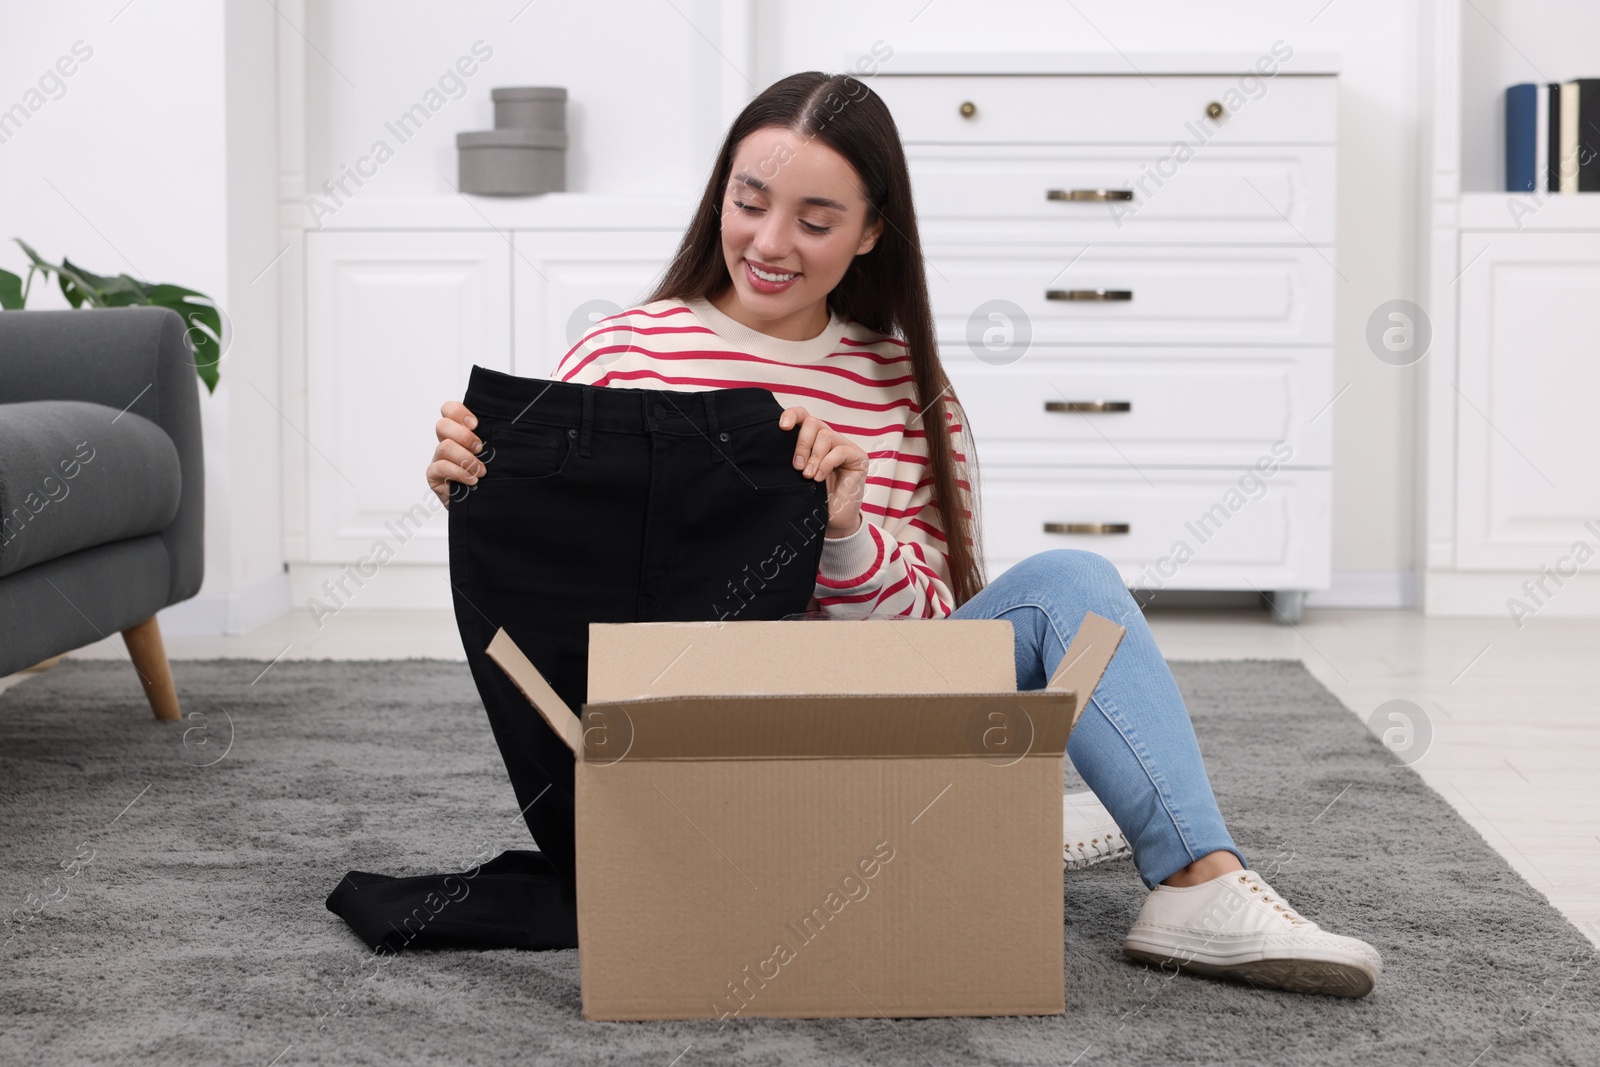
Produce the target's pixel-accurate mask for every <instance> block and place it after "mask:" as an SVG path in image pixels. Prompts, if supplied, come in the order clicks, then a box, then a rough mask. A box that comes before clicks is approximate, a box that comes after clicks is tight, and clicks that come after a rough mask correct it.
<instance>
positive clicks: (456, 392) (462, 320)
mask: <svg viewBox="0 0 1600 1067" xmlns="http://www.w3.org/2000/svg"><path fill="white" fill-rule="evenodd" d="M306 247H307V264H306V363H307V366H306V392H307V425H306V427H305V436H306V438H307V440H308V442H309V444H310V448H309V450H308V452H307V461H306V462H307V464H308V466H309V470H308V472H307V482H308V485H309V490H310V501H309V504H310V522H309V531H308V533H309V538H308V549H309V554H310V561H311V562H315V563H355V562H356V561H358V560H361V559H362V558H363V557H366V556H368V554H369V553H370V552H371V551H372V550H373V547H374V543H375V542H377V541H380V540H381V541H384V542H386V543H387V544H388V546H389V548H390V551H392V552H394V553H395V558H396V559H397V560H403V561H404V562H407V563H443V562H447V561H448V559H449V556H448V539H447V527H446V522H445V518H444V512H443V511H442V510H441V511H440V512H438V513H437V514H432V513H427V512H424V511H420V510H414V509H415V508H417V506H418V505H425V504H426V502H427V500H428V497H429V496H430V495H431V494H430V491H429V489H428V487H427V483H426V481H425V480H424V476H423V471H424V469H425V468H426V467H427V464H428V458H429V457H430V456H431V455H432V454H433V447H434V443H435V438H434V433H433V427H434V423H435V422H437V421H438V418H439V405H440V404H441V403H443V402H444V401H445V400H446V399H449V398H451V397H455V398H457V399H459V398H460V397H461V396H462V394H463V393H464V392H465V390H466V386H467V376H468V374H469V372H470V371H471V369H472V365H473V364H474V363H477V364H482V365H483V366H485V367H490V368H493V369H495V370H502V371H504V370H509V369H510V366H511V246H510V243H509V241H508V240H507V239H506V238H504V237H501V236H500V235H499V234H495V233H452V232H431V233H313V234H308V235H307V246H306Z"/></svg>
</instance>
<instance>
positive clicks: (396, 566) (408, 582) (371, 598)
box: [288, 562, 455, 614]
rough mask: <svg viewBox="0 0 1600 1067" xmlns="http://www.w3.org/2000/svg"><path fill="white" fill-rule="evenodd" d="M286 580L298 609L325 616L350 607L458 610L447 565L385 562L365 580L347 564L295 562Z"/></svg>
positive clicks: (395, 609)
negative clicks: (305, 609)
mask: <svg viewBox="0 0 1600 1067" xmlns="http://www.w3.org/2000/svg"><path fill="white" fill-rule="evenodd" d="M288 577H289V590H290V593H291V595H292V598H293V600H294V606H295V607H296V608H309V609H311V610H312V611H313V612H320V613H323V614H327V613H329V612H337V611H341V610H343V609H344V608H345V607H347V606H348V607H352V608H360V609H362V610H368V611H410V610H419V609H420V610H427V611H439V610H441V609H442V610H445V611H450V610H453V609H454V608H455V601H454V600H453V599H452V597H451V593H450V565H449V564H448V563H398V562H396V563H386V564H384V565H383V566H381V567H378V568H377V569H376V571H375V573H373V574H372V575H370V576H368V577H365V578H363V577H361V576H360V575H359V574H356V573H355V572H354V571H353V569H352V568H351V567H350V566H349V565H343V566H337V565H334V564H329V563H291V564H289V575H288ZM313 600H315V601H316V603H315V604H312V603H311V602H312V601H313Z"/></svg>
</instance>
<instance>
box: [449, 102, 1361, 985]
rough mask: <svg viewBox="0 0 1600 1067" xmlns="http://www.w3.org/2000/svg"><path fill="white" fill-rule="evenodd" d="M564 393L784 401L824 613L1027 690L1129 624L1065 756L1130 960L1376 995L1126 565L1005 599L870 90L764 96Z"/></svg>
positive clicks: (1085, 566)
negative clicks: (1134, 903)
mask: <svg viewBox="0 0 1600 1067" xmlns="http://www.w3.org/2000/svg"><path fill="white" fill-rule="evenodd" d="M551 377H553V378H555V379H558V380H560V381H567V382H575V383H579V384H586V385H599V386H608V387H615V388H625V387H630V386H631V387H634V388H651V389H679V390H687V391H694V390H706V389H727V388H737V387H746V386H757V387H760V388H764V389H768V390H770V391H771V392H772V394H773V395H774V396H775V397H776V398H777V399H778V400H779V402H780V403H781V404H782V405H783V407H784V409H785V410H784V411H783V414H782V416H781V418H780V420H779V423H780V426H781V427H782V428H783V429H785V430H788V429H791V428H794V427H798V428H799V433H798V437H797V441H798V445H797V449H796V452H795V456H794V460H793V462H794V466H795V468H796V469H797V470H800V471H802V472H803V474H804V476H805V477H808V478H813V479H816V480H818V481H823V482H825V483H826V486H827V494H828V511H829V519H828V523H827V531H826V539H825V540H824V542H823V547H822V554H821V563H820V566H819V570H818V574H817V578H816V591H815V596H814V599H813V606H814V607H815V608H817V609H820V610H821V611H823V612H825V613H827V614H828V615H834V616H845V617H858V616H862V615H866V614H868V613H880V614H891V615H909V616H915V617H921V618H954V619H1001V618H1003V619H1009V620H1010V621H1011V623H1012V626H1013V629H1014V630H1015V632H1016V669H1017V688H1018V689H1038V688H1042V687H1043V686H1044V685H1045V683H1046V681H1047V680H1048V678H1049V677H1050V675H1051V674H1052V673H1053V672H1054V670H1055V668H1056V666H1057V664H1058V663H1059V661H1060V659H1061V656H1062V653H1063V651H1064V650H1065V648H1066V646H1067V644H1068V642H1070V641H1071V640H1072V637H1073V633H1074V631H1075V630H1076V628H1077V624H1078V622H1079V620H1081V619H1082V617H1083V614H1084V612H1085V611H1093V612H1096V613H1097V614H1099V615H1102V616H1105V617H1107V618H1109V619H1112V620H1115V621H1116V622H1118V623H1120V624H1121V625H1122V626H1124V627H1125V628H1126V629H1127V635H1126V637H1125V638H1124V639H1123V641H1122V644H1121V646H1120V647H1119V648H1118V650H1117V652H1116V654H1115V656H1113V657H1112V660H1111V663H1110V666H1109V667H1108V668H1107V670H1106V672H1105V674H1104V676H1103V677H1102V679H1101V681H1100V684H1099V687H1098V688H1097V689H1096V691H1095V694H1094V697H1093V699H1092V701H1091V702H1090V705H1089V707H1088V708H1086V709H1085V711H1084V713H1083V717H1082V719H1081V720H1080V721H1079V723H1078V725H1077V727H1076V728H1075V729H1074V730H1073V732H1072V735H1071V738H1070V742H1069V744H1068V749H1067V751H1068V755H1069V756H1070V757H1071V759H1072V763H1073V766H1074V767H1075V768H1076V769H1077V770H1078V772H1079V773H1080V774H1081V775H1082V776H1083V778H1084V780H1085V781H1086V782H1087V783H1088V784H1089V786H1090V788H1091V789H1092V790H1093V791H1094V793H1095V794H1096V796H1097V797H1098V798H1099V799H1100V801H1101V802H1102V803H1104V804H1105V806H1106V808H1107V809H1108V810H1109V811H1110V813H1111V815H1112V817H1113V818H1114V819H1115V820H1116V823H1117V826H1118V827H1119V828H1120V829H1121V831H1122V833H1123V835H1124V836H1125V837H1126V839H1127V841H1128V842H1129V843H1131V845H1132V849H1133V857H1134V862H1135V864H1136V866H1137V867H1138V870H1139V875H1140V878H1141V879H1142V880H1143V881H1144V883H1145V885H1146V887H1147V888H1149V889H1150V890H1151V892H1150V895H1149V897H1148V898H1147V899H1146V900H1145V902H1144V904H1143V906H1142V907H1141V909H1140V911H1139V914H1138V916H1137V918H1136V919H1135V921H1134V923H1133V927H1132V929H1131V930H1130V932H1129V934H1128V936H1127V938H1126V940H1125V941H1124V944H1123V951H1124V952H1125V953H1126V954H1127V955H1128V956H1130V957H1132V958H1134V959H1137V960H1141V961H1146V962H1150V963H1154V964H1161V965H1164V964H1168V963H1171V964H1173V965H1175V966H1178V967H1180V968H1182V969H1186V970H1193V971H1197V972H1201V973H1206V974H1213V975H1221V976H1227V977H1232V978H1237V979H1241V980H1245V981H1250V982H1253V983H1255V984H1257V985H1266V986H1274V987H1279V988H1284V989H1290V990H1295V991H1301V992H1315V993H1330V994H1335V995H1339V996H1352V997H1355V996H1363V995H1365V994H1366V993H1367V992H1369V991H1370V990H1371V989H1372V987H1373V985H1374V983H1375V982H1376V981H1377V978H1378V975H1379V973H1380V971H1381V969H1382V961H1381V959H1380V957H1379V955H1378V953H1377V951H1376V950H1375V949H1373V948H1372V946H1370V945H1368V944H1367V943H1365V942H1363V941H1360V940H1357V939H1355V938H1351V937H1343V936H1339V935H1336V934H1332V933H1328V932H1326V931H1324V930H1322V929H1320V928H1319V927H1318V925H1317V924H1316V923H1314V922H1312V921H1311V920H1309V919H1306V918H1304V917H1303V916H1301V915H1300V914H1298V913H1297V912H1296V911H1294V910H1293V909H1292V908H1291V907H1290V906H1289V905H1288V903H1287V902H1286V901H1284V900H1283V898H1282V897H1281V896H1280V895H1279V894H1278V893H1276V892H1275V891H1274V890H1273V889H1272V887H1271V886H1269V885H1267V883H1266V882H1265V881H1263V880H1262V879H1261V877H1260V876H1259V875H1257V874H1255V873H1254V872H1252V871H1251V870H1249V869H1248V867H1247V865H1246V863H1245V860H1244V856H1243V854H1242V853H1241V852H1240V851H1239V849H1238V847H1237V846H1236V845H1235V844H1234V841H1233V839H1232V837H1231V836H1230V835H1229V833H1228V829H1227V827H1226V826H1225V825H1224V823H1223V819H1222V815H1221V813H1220V812H1219V811H1218V809H1217V804H1216V800H1215V799H1214V797H1213V795H1212V792H1211V785H1210V781H1209V779H1208V778H1207V775H1206V770H1205V766H1204V764H1203V763H1202V760H1201V755H1200V749H1199V745H1198V743H1197V741H1196V739H1195V734H1194V729H1193V727H1192V725H1191V724H1190V721H1189V714H1188V711H1187V709H1186V708H1185V707H1184V703H1183V698H1182V697H1181V696H1180V694H1179V692H1178V687H1177V685H1176V683H1175V682H1174V680H1173V678H1172V675H1171V673H1170V672H1169V671H1168V670H1167V666H1166V662H1165V661H1164V660H1163V658H1162V656H1161V652H1160V651H1159V650H1158V649H1157V648H1156V645H1155V641H1154V639H1153V638H1152V636H1151V634H1150V630H1149V628H1148V626H1147V625H1146V624H1145V621H1144V618H1143V615H1142V614H1141V612H1140V610H1139V607H1138V605H1137V604H1136V603H1135V602H1134V600H1133V598H1132V596H1130V594H1129V593H1128V591H1127V590H1126V589H1125V588H1124V586H1123V583H1122V581H1121V579H1120V578H1119V576H1118V573H1117V571H1116V570H1115V568H1114V567H1113V566H1112V565H1111V564H1110V563H1109V562H1108V561H1107V560H1105V559H1104V558H1102V557H1100V556H1098V555H1095V554H1093V553H1089V552H1084V551H1078V550H1073V549H1057V550H1053V551H1047V552H1041V553H1039V554H1037V555H1034V556H1031V557H1029V558H1028V559H1026V560H1023V561H1022V562H1021V563H1018V564H1017V565H1016V566H1014V567H1012V568H1011V569H1010V570H1008V571H1006V572H1005V573H1004V574H1002V575H1000V576H999V577H998V578H996V579H995V580H994V581H992V582H989V583H987V584H985V581H984V576H983V573H982V566H981V557H980V549H979V542H978V528H977V524H976V517H975V515H974V512H973V510H972V508H973V505H974V504H975V503H976V500H975V498H974V497H973V496H972V494H971V485H970V482H969V479H970V478H971V477H972V474H973V472H975V471H976V457H975V454H974V450H973V447H972V441H971V439H970V437H969V435H968V434H967V431H966V428H965V426H964V419H963V418H962V414H961V408H960V405H959V403H958V401H957V398H956V396H955V394H954V392H953V390H952V389H951V386H950V382H949V380H948V379H947V378H946V376H945V372H944V369H943V368H942V366H941V365H940V362H939V356H938V351H937V348H936V346H935V344H934V330H933V319H932V314H931V312H930V309H929V302H928V292H927V282H926V278H925V276H924V273H923V263H922V251H921V244H920V241H919V238H918V232H917V220H916V216H915V214H914V212H913V210H912V203H911V186H910V181H909V178H908V175H907V168H906V160H905V154H904V150H903V149H902V147H901V144H900V140H899V135H898V132H897V130H896V128H895V125H894V121H893V119H892V118H891V117H890V114H889V111H888V109H887V108H886V107H885V105H884V104H883V102H882V100H881V99H880V98H879V97H878V96H877V94H875V93H873V92H872V91H871V90H870V89H868V88H867V87H866V86H865V85H863V84H862V83H861V82H859V81H857V80H855V79H853V78H850V77H848V76H842V75H826V74H822V73H819V72H815V71H812V72H807V73H803V74H795V75H792V76H790V77H788V78H785V79H783V80H782V81H779V82H778V83H776V84H774V85H773V86H771V87H770V88H769V89H767V90H766V91H765V92H763V93H761V94H760V95H759V96H758V97H756V98H755V99H754V100H752V101H751V102H750V104H749V105H748V106H747V107H746V108H745V109H744V111H743V112H742V113H741V114H740V115H739V117H738V119H737V120H736V121H735V122H734V123H733V126H732V127H731V129H730V130H729V132H728V136H727V138H726V140H725V141H724V143H723V146H722V149H721V152H720V154H719V156H718V158H717V163H716V166H715V168H714V170H713V172H712V176H711V180H710V182H709V184H708V185H707V186H706V189H705V193H704V195H703V196H702V198H701V201H700V205H699V208H698V210H697V211H696V213H695V216H694V220H693V221H692V222H691V223H690V226H689V229H688V232H687V233H686V234H685V235H684V238H683V241H682V243H681V245H680V246H679V249H678V252H677V254H676V256H675V258H674V259H673V261H672V263H671V265H670V266H669V267H668V269H667V272H666V275H665V277H664V279H663V280H662V281H661V283H660V285H659V286H657V288H656V291H655V292H654V294H653V295H652V296H651V297H650V298H649V299H648V300H647V301H646V302H644V303H643V304H641V305H639V306H637V307H634V308H631V309H629V310H627V311H624V312H622V313H621V314H618V315H613V316H611V317H610V318H607V319H604V320H602V321H601V322H599V323H597V324H596V326H595V328H594V330H593V331H592V332H591V333H590V334H589V335H588V336H586V337H585V338H583V339H582V340H580V341H579V343H578V344H577V345H575V346H574V347H573V348H572V350H571V351H569V352H568V353H567V354H566V356H565V357H564V358H563V359H562V360H561V362H560V363H559V364H558V366H557V367H556V369H555V372H554V373H553V374H552V375H551ZM923 398H927V399H926V400H924V399H923ZM442 414H443V416H444V417H443V418H442V419H441V420H440V422H439V424H438V427H437V435H438V438H439V443H438V447H437V450H436V451H435V453H434V457H433V460H432V462H431V463H430V464H429V465H428V469H427V477H428V481H429V483H430V484H431V485H432V486H433V488H434V490H435V492H437V493H438V494H439V495H440V497H441V499H443V500H444V501H445V503H446V504H447V505H448V504H449V493H450V483H452V482H460V483H464V484H466V485H469V486H470V485H475V484H476V483H477V481H478V479H479V478H480V477H486V478H491V479H492V478H493V477H494V475H493V474H492V473H490V472H489V471H488V468H487V467H486V466H485V464H484V463H482V462H481V461H480V460H479V459H478V458H477V454H478V451H479V447H480V442H479V440H478V438H477V436H476V435H475V433H474V427H475V426H476V425H477V420H476V418H475V417H474V415H473V413H472V412H470V411H468V410H466V408H465V407H464V406H463V405H462V404H460V403H459V402H455V401H451V402H448V403H446V404H445V405H444V406H443V408H442ZM466 593H467V594H468V595H469V596H470V590H469V591H466Z"/></svg>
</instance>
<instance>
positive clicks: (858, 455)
mask: <svg viewBox="0 0 1600 1067" xmlns="http://www.w3.org/2000/svg"><path fill="white" fill-rule="evenodd" d="M778 426H779V427H780V428H782V429H785V430H788V429H792V428H793V427H795V426H799V427H800V436H799V438H798V440H796V442H795V455H794V465H795V467H796V468H799V469H800V470H801V471H802V472H803V473H804V474H805V476H806V477H807V478H811V479H813V480H815V481H822V480H823V479H824V478H826V479H827V481H828V530H827V533H826V534H825V535H824V536H826V537H833V538H838V537H849V536H850V535H851V534H853V533H855V532H856V531H857V530H858V529H860V528H861V499H862V496H863V495H864V493H865V490H866V485H867V454H866V452H864V451H863V450H862V448H861V446H860V445H858V444H856V443H855V442H854V441H852V440H850V438H848V437H846V436H844V435H843V434H841V433H839V432H837V431H836V430H834V429H833V427H831V426H829V425H828V424H827V423H825V422H823V421H822V420H821V419H819V418H817V417H816V416H815V415H807V414H806V409H805V408H803V407H792V408H784V410H783V414H782V415H780V416H778Z"/></svg>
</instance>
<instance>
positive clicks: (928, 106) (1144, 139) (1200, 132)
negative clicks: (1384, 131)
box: [872, 71, 1338, 151]
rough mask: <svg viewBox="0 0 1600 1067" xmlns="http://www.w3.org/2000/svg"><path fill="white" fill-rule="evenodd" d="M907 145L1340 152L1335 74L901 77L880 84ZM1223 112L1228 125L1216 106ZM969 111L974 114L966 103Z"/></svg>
mask: <svg viewBox="0 0 1600 1067" xmlns="http://www.w3.org/2000/svg"><path fill="white" fill-rule="evenodd" d="M872 88H873V91H874V92H876V93H877V94H878V95H879V96H881V97H882V98H883V100H884V102H885V103H886V104H888V105H889V110H890V112H891V113H892V114H893V115H894V121H895V125H896V126H898V127H899V129H900V139H901V140H902V141H903V142H905V143H906V144H908V145H909V144H915V143H937V144H966V143H991V144H993V143H1006V144H1159V145H1164V146H1170V145H1172V144H1175V143H1178V142H1182V143H1184V144H1187V145H1189V146H1190V147H1191V148H1193V149H1195V150H1196V151H1204V150H1205V149H1206V148H1207V147H1209V146H1211V145H1224V144H1329V145H1331V144H1333V143H1334V134H1335V131H1336V130H1337V128H1338V124H1337V115H1336V108H1337V101H1338V95H1337V82H1336V79H1335V78H1333V77H1332V76H1326V75H1312V76H1304V75H1278V76H1276V77H1271V78H1265V77H1259V76H1255V75H1189V76H1184V75H1179V76H1162V77H1155V78H1144V77H1140V76H1139V75H1137V74H1129V75H893V74H890V73H888V72H887V71H885V72H884V73H883V74H880V75H879V76H878V77H876V78H874V79H873V80H872ZM1213 103H1217V104H1221V105H1223V107H1224V114H1223V115H1222V116H1221V118H1220V119H1212V118H1210V117H1209V115H1208V114H1207V108H1208V107H1209V105H1211V104H1213ZM967 104H970V105H971V108H970V115H966V114H963V110H964V108H963V105H967Z"/></svg>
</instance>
